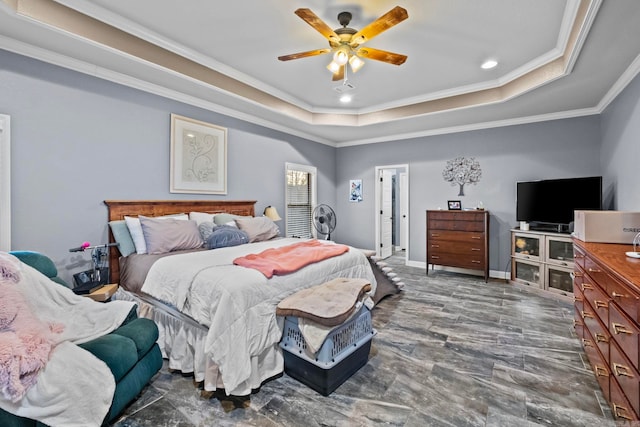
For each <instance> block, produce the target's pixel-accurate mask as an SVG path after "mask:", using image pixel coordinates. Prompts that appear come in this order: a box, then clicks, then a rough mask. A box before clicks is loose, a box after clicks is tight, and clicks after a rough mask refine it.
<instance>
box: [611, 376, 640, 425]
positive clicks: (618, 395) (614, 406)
mask: <svg viewBox="0 0 640 427" xmlns="http://www.w3.org/2000/svg"><path fill="white" fill-rule="evenodd" d="M609 395H610V397H609V399H608V400H609V402H610V404H611V411H612V412H613V416H614V418H615V419H616V420H625V421H637V420H638V416H637V414H636V413H635V411H634V410H633V407H632V406H631V404H630V403H629V401H628V400H627V397H626V396H625V395H624V393H623V392H622V389H621V388H620V386H619V385H618V383H617V382H616V380H615V379H613V378H612V379H611V384H610V386H609Z"/></svg>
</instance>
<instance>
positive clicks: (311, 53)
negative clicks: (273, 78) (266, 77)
mask: <svg viewBox="0 0 640 427" xmlns="http://www.w3.org/2000/svg"><path fill="white" fill-rule="evenodd" d="M329 52H331V49H329V48H326V49H315V50H309V51H307V52H298V53H292V54H291V55H283V56H278V59H279V60H280V61H290V60H292V59H300V58H306V57H309V56H316V55H323V54H325V53H329Z"/></svg>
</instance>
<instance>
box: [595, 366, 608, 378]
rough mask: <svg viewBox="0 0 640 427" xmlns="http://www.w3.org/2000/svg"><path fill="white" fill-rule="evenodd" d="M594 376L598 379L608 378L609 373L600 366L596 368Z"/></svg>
mask: <svg viewBox="0 0 640 427" xmlns="http://www.w3.org/2000/svg"><path fill="white" fill-rule="evenodd" d="M596 376H598V377H608V376H609V371H607V370H606V369H605V368H603V367H602V366H596Z"/></svg>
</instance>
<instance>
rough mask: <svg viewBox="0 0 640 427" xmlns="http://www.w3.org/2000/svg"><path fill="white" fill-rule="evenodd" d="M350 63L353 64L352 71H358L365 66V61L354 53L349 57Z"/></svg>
mask: <svg viewBox="0 0 640 427" xmlns="http://www.w3.org/2000/svg"><path fill="white" fill-rule="evenodd" d="M349 65H351V71H353V72H354V73H357V72H358V70H359V69H360V68H362V67H363V66H364V61H363V60H362V59H360V58H358V57H357V56H356V55H352V56H351V58H349Z"/></svg>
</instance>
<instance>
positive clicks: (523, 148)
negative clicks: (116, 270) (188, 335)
mask: <svg viewBox="0 0 640 427" xmlns="http://www.w3.org/2000/svg"><path fill="white" fill-rule="evenodd" d="M0 113H3V114H9V115H10V116H11V129H12V135H11V136H12V138H11V139H12V217H13V218H12V246H13V249H32V250H38V251H42V252H44V253H46V254H48V255H50V256H51V257H52V258H53V259H54V261H55V262H56V264H57V265H58V267H59V268H60V270H61V273H62V275H63V277H66V278H68V277H70V274H71V273H72V272H75V271H77V270H80V269H83V268H86V267H87V265H86V264H84V262H86V261H87V260H86V258H88V256H87V255H86V254H84V255H82V254H75V255H74V254H70V253H69V252H68V249H69V248H71V247H75V246H78V245H80V243H82V242H83V241H85V240H86V241H90V242H92V243H101V242H104V241H105V240H106V238H107V227H106V218H107V211H106V207H105V206H104V205H103V203H102V201H103V200H105V199H136V198H140V199H207V198H216V199H226V200H233V199H257V200H258V203H257V204H256V209H257V212H258V213H259V212H261V211H262V209H263V208H264V207H265V206H267V205H270V204H272V205H274V206H276V207H277V208H278V210H279V211H280V213H281V215H282V214H283V212H284V163H285V162H294V163H301V164H310V165H314V166H316V167H317V168H318V173H319V183H318V192H319V194H318V201H319V202H320V203H327V204H329V205H331V206H334V207H335V209H336V211H337V215H338V228H337V230H336V231H335V233H334V234H333V235H332V237H334V238H335V239H336V240H338V241H342V242H345V243H348V244H352V245H354V246H358V247H363V248H373V246H374V242H375V236H374V223H375V207H374V179H373V178H374V177H373V175H374V168H375V166H384V165H396V164H405V163H407V164H409V176H410V183H409V185H410V232H411V236H410V242H409V249H410V254H411V259H410V260H411V261H413V262H415V263H424V257H425V213H424V212H425V210H426V209H437V208H439V207H441V208H443V209H446V202H447V200H450V199H458V196H457V194H458V188H457V187H456V186H450V184H449V183H447V182H445V181H444V180H443V179H442V169H443V168H444V165H445V163H446V161H447V160H450V159H452V158H454V157H457V156H466V157H475V158H476V159H477V160H478V161H479V162H480V166H481V168H482V172H483V173H482V179H481V181H480V182H479V183H478V184H477V185H467V186H465V196H464V197H460V198H459V199H461V200H462V203H463V206H465V207H475V206H476V205H477V203H478V202H479V201H482V202H483V204H484V207H485V208H486V209H487V210H489V211H490V212H491V214H492V219H491V237H490V239H491V269H492V270H494V271H506V270H508V261H509V254H510V248H509V246H510V236H509V229H510V228H511V227H513V226H515V225H516V222H515V182H516V181H519V180H530V179H540V178H561V177H570V176H587V175H599V174H603V175H604V176H605V196H606V197H607V198H608V199H609V200H610V201H611V207H612V208H616V209H621V210H640V193H639V192H638V191H637V186H636V185H635V182H636V179H637V171H638V159H639V158H640V157H639V156H638V150H639V149H640V148H639V147H640V144H639V143H638V141H639V140H640V128H639V127H640V80H639V78H638V77H636V79H635V80H634V81H633V82H632V84H631V85H630V86H629V87H628V88H627V89H625V91H624V92H623V93H622V94H621V95H620V97H619V99H617V100H616V101H615V102H614V103H613V104H612V105H611V106H610V107H609V108H608V109H607V110H606V112H605V113H604V114H603V115H602V116H601V117H600V116H590V117H582V118H576V119H568V120H557V121H549V122H543V123H536V124H528V125H520V126H509V127H503V128H495V129H487V130H480V131H473V132H462V133H456V134H449V135H439V136H432V137H424V138H416V139H412V140H405V141H398V142H392V143H380V144H371V145H365V146H354V147H345V148H340V149H334V148H331V147H327V146H324V145H321V144H316V143H313V142H310V141H306V140H303V139H300V138H297V137H294V136H290V135H286V134H283V133H279V132H275V131H272V130H269V129H265V128H263V127H260V126H255V125H252V124H250V123H247V122H244V121H241V120H236V119H233V118H230V117H227V116H223V115H220V114H216V113H212V112H209V111H206V110H203V109H199V108H195V107H192V106H188V105H185V104H182V103H178V102H175V101H171V100H168V99H164V98H162V97H158V96H155V95H150V94H146V93H144V92H141V91H137V90H132V89H130V88H126V87H124V86H120V85H117V84H113V83H110V82H107V81H103V80H100V79H98V78H94V77H90V76H87V75H83V74H80V73H76V72H72V71H68V70H65V69H62V68H59V67H56V66H52V65H48V64H45V63H42V62H39V61H35V60H31V59H29V58H25V57H22V56H19V55H15V54H11V53H8V52H5V51H1V50H0ZM170 113H176V114H181V115H184V116H188V117H192V118H195V119H199V120H203V121H207V122H211V123H214V124H217V125H220V126H224V127H227V128H228V132H229V133H228V144H229V149H228V162H229V167H228V169H229V175H228V181H229V188H228V190H229V194H228V195H227V196H212V197H209V196H203V195H188V194H170V193H169V191H168V189H169V141H170V136H169V124H170V120H169V115H170ZM601 128H602V129H601ZM356 178H361V179H363V190H364V200H363V202H362V203H350V202H349V201H348V197H347V195H348V184H349V179H356ZM280 225H281V228H283V227H282V226H283V225H284V224H283V223H281V224H280Z"/></svg>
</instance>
